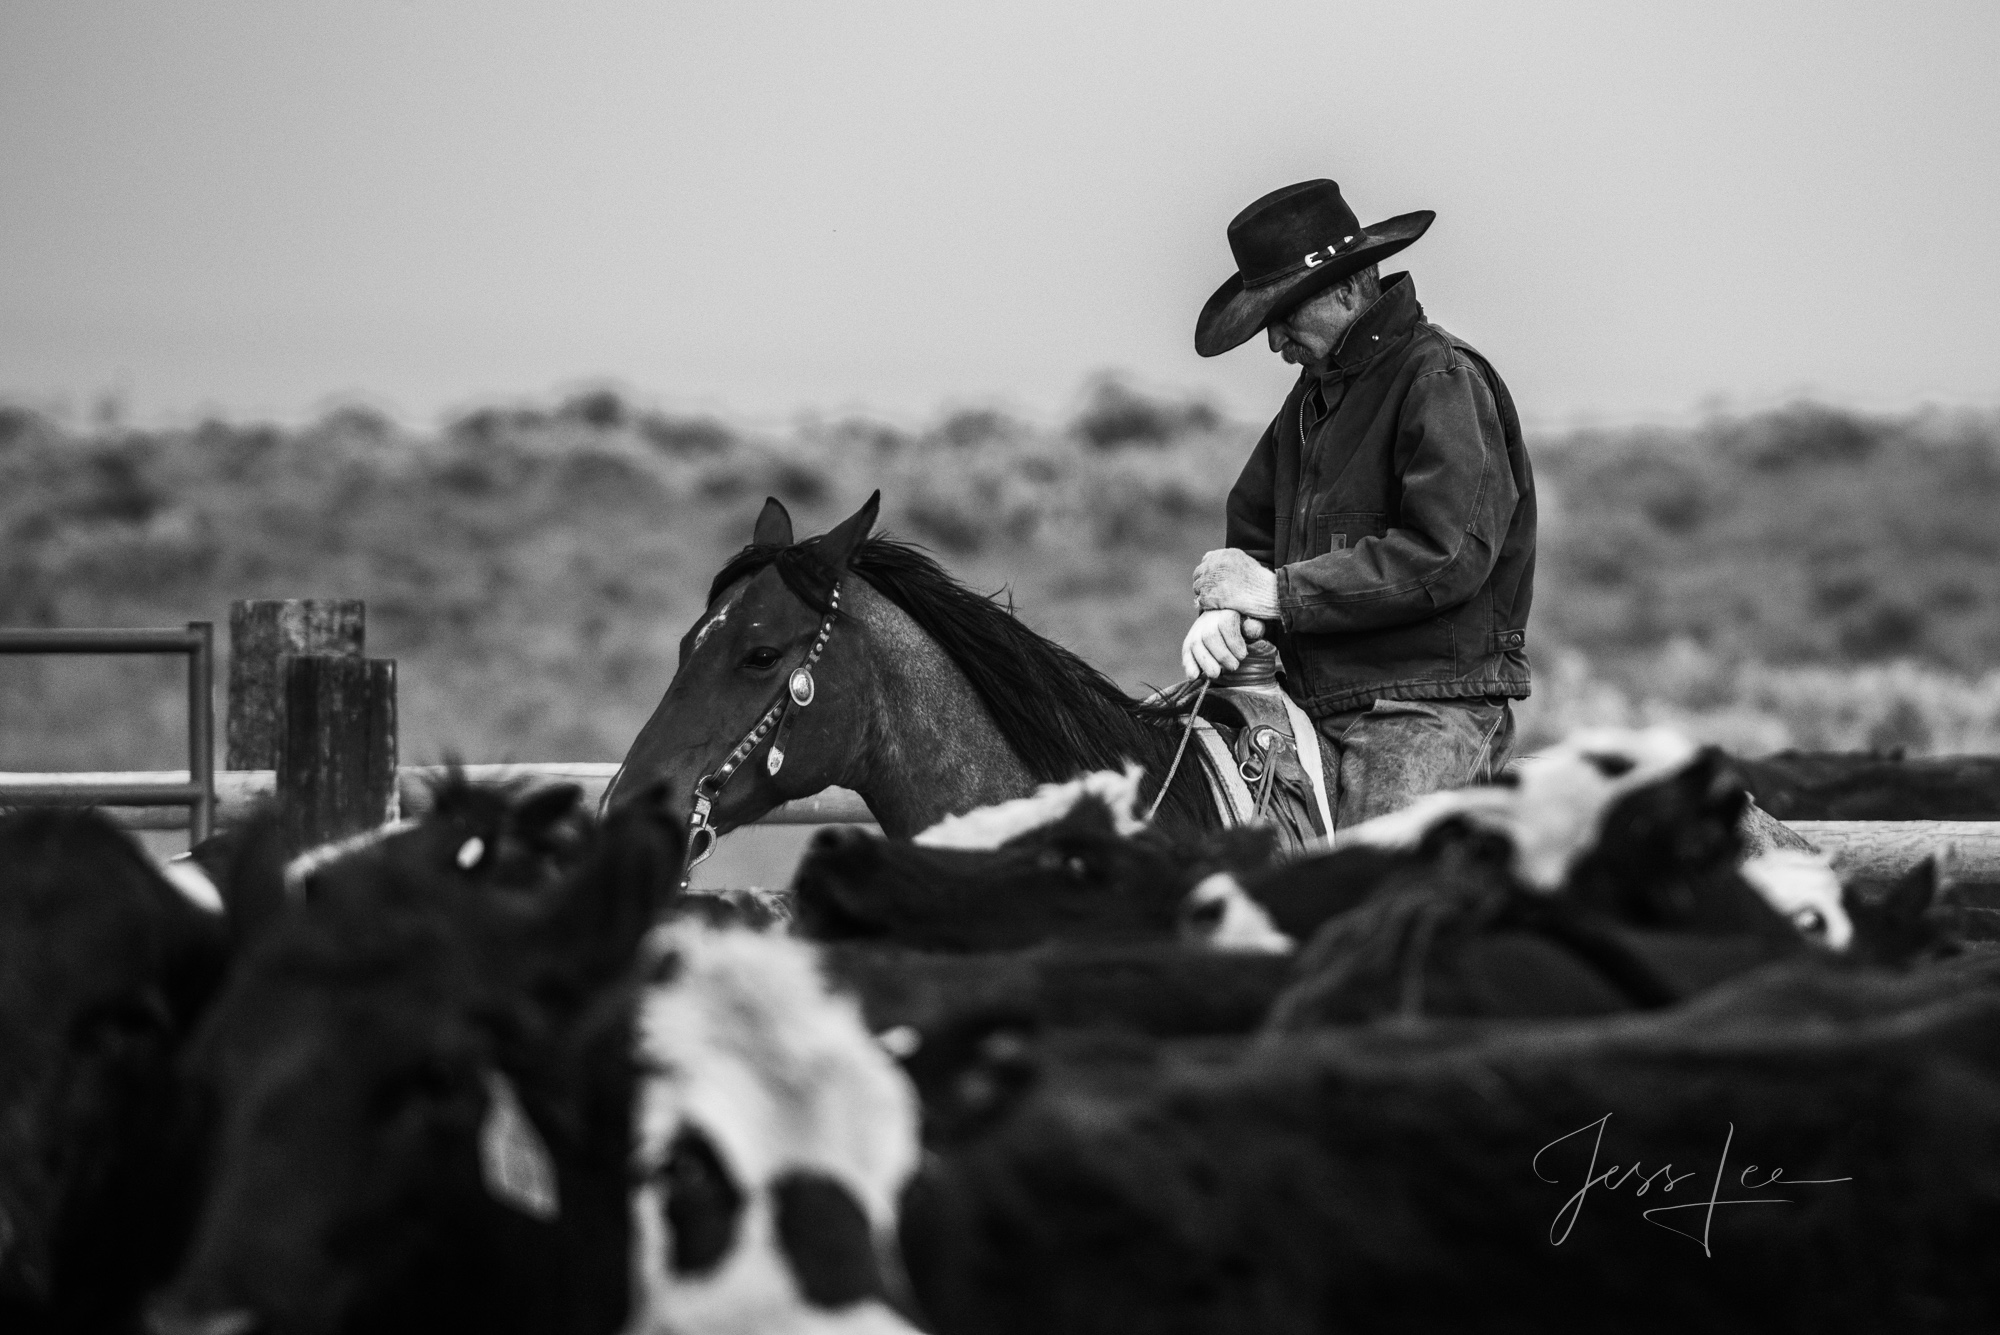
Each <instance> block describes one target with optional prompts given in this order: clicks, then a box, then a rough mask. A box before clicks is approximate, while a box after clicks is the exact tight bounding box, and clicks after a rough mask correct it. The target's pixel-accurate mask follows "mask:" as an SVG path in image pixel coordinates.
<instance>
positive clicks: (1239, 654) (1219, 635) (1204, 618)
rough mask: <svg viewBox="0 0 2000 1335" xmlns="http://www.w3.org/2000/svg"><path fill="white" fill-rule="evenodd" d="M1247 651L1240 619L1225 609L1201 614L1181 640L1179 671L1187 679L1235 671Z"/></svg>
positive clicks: (1235, 613) (1238, 614)
mask: <svg viewBox="0 0 2000 1335" xmlns="http://www.w3.org/2000/svg"><path fill="white" fill-rule="evenodd" d="M1249 652H1250V646H1249V645H1248V644H1247V643H1245V642H1244V639H1243V616H1242V614H1241V613H1239V612H1235V611H1232V610H1231V609H1229V608H1226V607H1218V608H1215V609H1214V610H1212V611H1208V612H1203V613H1202V614H1201V615H1200V616H1198V617H1196V618H1195V619H1194V624H1193V625H1192V626H1189V627H1188V633H1187V638H1186V639H1184V640H1182V641H1181V671H1182V672H1183V673H1185V674H1186V675H1187V677H1188V678H1189V680H1193V679H1194V678H1195V677H1216V676H1220V675H1221V674H1222V673H1224V672H1234V671H1235V670H1236V667H1237V665H1238V664H1239V663H1241V662H1242V661H1243V659H1244V657H1245V656H1246V655H1247V654H1248V653H1249Z"/></svg>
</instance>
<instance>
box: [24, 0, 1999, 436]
mask: <svg viewBox="0 0 2000 1335" xmlns="http://www.w3.org/2000/svg"><path fill="white" fill-rule="evenodd" d="M1996 64H2000V4H1994V3H1993V2H1992V0H1973V2H1972V3H1963V4H1958V3H1951V2H1950V0H1929V2H1927V3H1922V4H1888V3H1857V2H1854V0H1815V2H1813V3H1779V2H1777V0H1730V2H1729V3H1718V4H1702V3H1681V4H1658V5H1638V4H1626V3H1620V4H1604V3H1601V0H1587V2H1581V3H1555V2H1548V3H1528V2H1522V3H1509V4H1495V3H1491V2H1490V0H1487V2H1484V3H1459V2H1458V0H1426V3H1424V4H1421V5H1417V4H1411V5H1404V6H1385V5H1382V4H1379V3H1369V4H1346V3H1318V4H1306V3H1299V2H1298V0H1293V2H1292V3H1270V4H1264V3H1252V2H1250V0H1229V2H1228V3H1216V4H1191V3H1172V2H1171V0H1146V2H1145V3H1137V2H1131V3H1126V2H1123V0H1118V2H1113V0H1105V2H1104V3H1091V2H1090V0H1055V2H1052V3H1041V0H1009V3H1006V4H998V5H972V4H940V3H936V0H928V2H924V3H907V4H905V3H872V2H870V0H843V2H842V3H838V4H834V3H826V4H806V3H789V2H788V0H763V2H762V3H756V4H725V3H707V4H682V3H666V2H665V0H651V2H650V3H636V2H635V3H616V2H613V0H561V3H556V2H555V0H544V2H543V3H527V2H526V0H338V2H337V3H334V2H333V0H285V2H284V3H282V4H272V3H270V0H0V183H4V184H0V398H7V399H12V400H14V401H20V402H29V403H33V404H37V405H40V406H45V407H51V408H63V407H67V408H69V409H70V410H72V411H78V412H85V411H89V409H90V405H92V404H95V403H98V402H114V403H117V404H120V405H122V406H123V411H124V412H125V413H126V414H128V416H129V417H131V418H133V419H136V420H184V419H191V418H192V417H194V416H198V415H206V414H210V413H220V414H224V415H227V416H231V417H237V418H252V417H270V418H277V419H280V420H298V419H300V418H302V417H306V416H310V415H312V414H314V413H316V412H319V411H323V410H324V409H325V408H326V407H327V406H329V405H331V404H334V403H338V402H347V401H360V402H365V403H369V404H373V405H376V406H378V407H381V408H383V409H385V410H387V411H389V412H391V413H393V414H394V415H396V416H398V417H401V418H403V419H404V420H406V421H409V422H412V423H414V424H425V423H430V422H435V421H437V420H439V418H440V417H441V416H443V415H447V414H450V413H453V412H456V411H462V410H463V409H465V408H467V407H469V406H472V405H475V404H481V403H489V402H507V401H516V400H544V401H546V400H547V399H548V398H549V397H551V396H554V395H557V394H561V393H565V392H569V391H571V390H573V389H575V388H577V387H580V386H584V385H590V384H598V383H610V384H615V385H618V386H621V387H623V388H624V389H625V390H627V391H628V392H630V393H631V394H632V395H633V396H634V397H636V398H638V399H640V400H641V401H644V402H648V403H652V404H656V405H659V406H661V407H664V408H667V409H669V410H674V411H701V412H717V413H723V414H726V415H729V416H731V417H734V418H738V419H742V420H759V421H770V422H782V421H786V420H791V419H793V418H795V417H796V416H797V415H800V414H808V413H810V414H824V415H832V414H842V413H849V412H865V413H871V414H875V415H879V416H883V417H887V418H889V419H891V420H904V421H920V420H925V419H928V418H930V417H932V416H934V415H935V414H937V413H939V412H941V411H945V410H947V409H950V408H953V407H959V406H974V405H981V406H983V405H997V406H1002V407H1006V408H1010V409H1012V410H1014V411H1017V412H1021V413H1023V414H1026V415H1028V416H1030V417H1038V418H1043V419H1054V418H1057V417H1059V416H1061V415H1062V414H1064V413H1066V412H1068V411H1070V410H1071V409H1073V408H1074V406H1075V403H1076V400H1077V396H1078V394H1079V392H1080V386H1081V385H1082V384H1083V383H1084V381H1085V379H1086V377H1087V376H1088V375H1089V374H1091V373H1092V372H1094V371H1096V370H1099V369H1105V368H1109V369H1115V370H1119V371H1122V372H1124V373H1126V374H1128V375H1129V376H1131V377H1132V378H1133V379H1134V380H1136V381H1137V382H1138V383H1139V384H1141V385H1145V386H1149V387H1153V388H1156V389H1161V390H1170V391H1173V392H1185V393H1194V394H1201V395H1205V396H1207V397H1209V398H1211V399H1213V400H1215V401H1217V402H1218V403H1220V404H1221V405H1222V406H1224V407H1225V408H1226V409H1228V410H1229V411H1231V412H1233V413H1236V414H1238V415H1241V416H1244V417H1248V418H1262V417H1263V416H1266V415H1268V414H1269V412H1270V411H1272V409H1273V408H1274V407H1275V406H1276V403H1277V401H1278V399H1279V398H1280V397H1281V396H1282V394H1283V392H1284V389H1285V388H1286V386H1287V385H1288V384H1289V382H1290V379H1291V376H1292V374H1293V373H1292V372H1291V371H1290V369H1289V368H1287V367H1285V366H1284V365H1283V364H1282V363H1280V362H1279V361H1278V360H1277V358H1275V357H1274V356H1272V355H1271V354H1270V353H1269V351H1268V350H1266V349H1265V347H1264V346H1263V344H1262V342H1261V340H1260V341H1257V342H1253V343H1252V344H1249V345H1246V346H1245V347H1243V348H1240V349H1238V350H1236V351H1234V352H1232V353H1229V354H1226V355H1224V356H1222V357H1220V358H1215V359H1203V358H1201V357H1198V356H1196V355H1195V352H1194V349H1193V325H1194V317H1195V313H1196V312H1197V311H1198V310H1199V309H1200V308H1201V305H1202V303H1203V301H1204V300H1205V299H1206V298H1207V297H1208V295H1209V293H1210V292H1212V291H1213V290H1214V289H1215V287H1216V286H1217V285H1218V284H1219V283H1220V282H1221V281H1222V280H1223V279H1224V278H1225V277H1227V276H1228V274H1229V273H1230V272H1231V270H1232V269H1233V267H1234V266H1233V264H1232V262H1231V260H1230V256H1229V251H1228V247H1227V244H1226V241H1225V237H1224V229H1225V227H1226V226H1227V224H1228V222H1229V219H1230V218H1231V216H1232V215H1234V214H1235V213H1236V211H1237V210H1238V209H1239V208H1241V207H1242V206H1243V205H1244V204H1246V203H1248V202H1249V201H1250V200H1251V199H1253V198H1255V197H1256V196H1258V195H1260V194H1263V193H1264V192H1266V191H1268V190H1271V189H1273V188H1276V187H1277V186H1280V185H1284V184H1287V183H1290V182H1293V181H1298V180H1303V179H1308V178H1311V177H1318V176H1327V177H1331V178H1333V179H1335V180H1337V181H1339V183H1340V185H1341V187H1342V190H1343V192H1344V193H1345V195H1346V197H1347V199H1348V200H1349V202H1350V203H1351V204H1352V205H1353V206H1354V208H1355V210H1356V212H1357V213H1359V214H1360V215H1361V217H1362V220H1363V221H1364V222H1373V221H1376V220H1379V219H1382V218H1386V217H1389V216H1391V215H1393V214H1398V213H1404V212H1408V211H1410V210H1412V209H1419V208H1430V209H1435V210H1436V211H1437V214H1438V219H1437V222H1436V224H1435V225H1434V226H1433V227H1432V229H1431V231H1430V233H1429V234H1428V235H1427V236H1425V237H1424V239H1423V240H1421V241H1420V242H1418V243H1417V245H1416V246H1414V247H1412V248H1411V249H1409V250H1408V251H1405V252H1404V253H1403V254H1402V255H1401V256H1399V257H1397V259H1396V260H1395V261H1393V262H1392V265H1391V266H1390V267H1391V268H1392V269H1393V268H1398V267H1408V268H1409V269H1410V270H1411V272H1412V273H1413V274H1414V276H1415V281H1416V284H1417V290H1418V292H1419V295H1420V296H1421V298H1422V300H1423V303H1424V305H1425V308H1426V310H1427V312H1428V313H1429V315H1430V317H1431V318H1433V319H1435V320H1437V321H1438V322H1439V323H1441V324H1443V325H1445V326H1446V327H1447V328H1449V329H1451V330H1452V331H1453V332H1454V333H1457V334H1459V335H1461V336H1462V337H1465V338H1467V339H1469V340H1471V341H1472V342H1473V343H1474V344H1476V345H1477V346H1479V347H1480V348H1481V350H1482V351H1484V352H1485V353H1486V354H1487V355H1488V356H1489V358H1490V359H1491V360H1492V361H1493V362H1494V363H1495V364H1496V365H1497V366H1498V368H1499V369H1500V371H1501V373H1502V374H1503V375H1504V376H1505V377H1506V378H1507V380H1508V383H1509V385H1510V386H1511V387H1512V389H1513V392H1514V396H1515V398H1516V400H1517V401H1518V402H1519V403H1520V404H1521V407H1522V410H1523V413H1524V415H1525V416H1526V417H1527V418H1528V419H1529V420H1530V421H1531V422H1535V423H1542V424H1545V425H1575V424H1581V423H1593V422H1594V423H1605V424H1614V423H1620V422H1627V421H1638V420H1670V419H1673V418H1675V417H1677V416H1681V415H1686V414H1690V413H1696V412H1708V411H1714V410H1716V409H1725V410H1726V409H1730V408H1737V409H1749V408H1756V407H1762V406H1767V405H1769V404H1772V403H1775V402H1781V401H1784V400H1787V399H1789V398H1793V397H1797V396H1812V397H1816V398H1820V399H1823V400H1826V401H1829V402H1833V403H1838V404H1844V405H1849V406H1855V407H1861V408H1867V409H1871V410H1883V411H1900V410H1903V409H1906V408H1910V407H1913V406H1916V405H1919V404H1925V403H1945V404H1978V405H1992V404H1995V403H2000V355H1996V354H2000V243H1996V238H2000V79H1996V78H1994V77H1993V75H1992V71H1993V69H1994V68H1995V67H1996Z"/></svg>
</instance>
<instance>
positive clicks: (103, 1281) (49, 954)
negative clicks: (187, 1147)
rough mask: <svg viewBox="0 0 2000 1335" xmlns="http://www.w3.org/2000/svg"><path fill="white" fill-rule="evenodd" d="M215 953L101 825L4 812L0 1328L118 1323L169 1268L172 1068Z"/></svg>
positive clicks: (142, 864) (210, 934) (216, 920)
mask: <svg viewBox="0 0 2000 1335" xmlns="http://www.w3.org/2000/svg"><path fill="white" fill-rule="evenodd" d="M226 950H227V932H226V929H225V927H224V925H223V922H222V918H221V915H220V914H218V913H214V912H209V911H205V910H204V909H202V908H198V907H196V906H195V905H194V904H193V903H191V902H190V901H189V900H188V899H187V898H186V897H184V896H183V895H182V894H181V893H180V892H179V891H178V890H176V889H175V888H174V887H173V886H172V885H171V884H170V883H169V882H168V881H167V880H166V879H165V878H164V877H162V876H161V875H160V873H159V872H158V871H157V870H156V869H155V868H154V866H153V864H152V863H151V862H150V860H149V859H148V858H147V857H146V855H145V853H144V851H143V850H141V849H140V848H139V847H138V846H137V845H136V844H135V843H134V842H133V841H132V839H131V837H130V836H128V835H126V834H125V833H123V832H122V831H120V830H118V829H117V828H116V827H114V826H113V825H112V824H111V823H110V822H109V821H108V820H106V819H105V818H104V817H103V816H101V815H99V814H97V813H95V812H90V811H57V810H37V811H20V812H15V813H12V814H7V815H0V1329H5V1330H7V1331H9V1332H16V1331H19V1332H28V1331H35V1330H41V1329H50V1330H98V1329H103V1330H111V1329H118V1328H121V1327H122V1325H123V1324H124V1322H125V1320H126V1319H128V1318H129V1316H130V1315H131V1312H132V1310H133V1309H134V1307H135V1306H136V1304H137V1302H138V1299H139V1297H140V1295H141V1294H142V1293H143V1292H144V1290H145V1289H146V1288H147V1287H149V1286H150V1285H152V1284H155V1283H158V1282H159V1281H160V1280H161V1279H162V1278H164V1277H165V1274H166V1271H167V1269H168V1268H169V1267H171V1265H172V1264H173V1261H174V1250H175V1245H176V1240H177V1239H178V1237H179V1236H180V1232H181V1224H182V1222H183V1221H181V1220H180V1219H179V1218H178V1217H177V1211H176V1206H177V1204H178V1203H179V1202H180V1201H181V1200H182V1199H184V1192H182V1191H181V1190H179V1186H180V1184H179V1182H178V1180H177V1179H178V1173H177V1170H178V1169H179V1168H180V1167H181V1166H182V1165H181V1163H180V1162H179V1161H178V1160H177V1159H176V1158H175V1156H174V1155H173V1154H172V1152H171V1150H172V1144H171V1139H170V1128H171V1126H172V1125H173V1123H174V1121H175V1119H176V1115H177V1104H176V1091H177V1085H176V1082H175V1081H174V1079H173V1063H174V1060H175V1056H176V1053H177V1052H178V1050H179V1049H180V1047H181V1044H182V1042H183V1040H184V1038H185V1037H186V1035H187V1034H188V1032H189V1030H190V1029H191V1027H192V1026H193V1025H194V1023H195V1022H196V1020H197V1019H198V1017H199V1015H200V1013H201V1011H202V1009H203V1007H204V1006H205V1004H206V1003H207V1002H208V1000H209V997H210V994H211V992H212V991H213V990H214V988H215V987H216V986H217V984H218V982H219V980H220V977H221V974H222V970H223V967H224V962H225V956H226Z"/></svg>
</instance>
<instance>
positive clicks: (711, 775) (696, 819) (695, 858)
mask: <svg viewBox="0 0 2000 1335" xmlns="http://www.w3.org/2000/svg"><path fill="white" fill-rule="evenodd" d="M839 615H840V584H839V582H838V581H835V583H834V586H833V593H832V595H831V596H830V597H829V598H828V599H827V609H826V615H825V616H824V617H823V618H821V619H820V623H819V634H818V635H816V636H815V637H813V642H812V648H811V649H809V650H807V651H806V657H805V661H804V662H802V663H800V664H799V665H798V666H797V667H795V668H793V669H792V670H791V672H790V674H788V675H787V676H786V678H785V684H784V685H783V686H782V687H780V688H779V690H778V697H777V699H775V700H773V701H772V702H771V707H770V708H769V709H766V710H765V711H764V715H763V717H762V718H759V719H758V720H757V725H756V726H755V727H753V728H751V729H750V731H749V732H746V733H744V734H743V740H742V741H740V742H738V743H736V745H735V747H734V748H733V749H732V750H731V751H730V752H729V754H728V756H726V757H725V758H724V759H723V762H722V763H721V764H720V765H718V766H716V767H715V768H714V769H712V770H710V771H709V772H708V773H706V774H704V775H702V776H701V777H700V778H699V779H696V780H695V781H694V809H693V810H692V811H690V812H689V813H688V837H687V853H686V856H685V859H684V860H683V861H682V863H681V889H683V890H685V889H687V884H688V881H689V879H690V878H691V877H693V875H694V869H695V868H696V867H699V866H700V865H701V864H702V863H704V862H706V861H708V858H709V855H710V854H711V853H713V852H715V842H716V840H717V839H719V838H721V837H722V836H721V835H719V834H717V833H716V829H715V826H713V825H712V824H710V823H709V819H708V816H709V813H710V812H712V811H713V810H715V804H716V801H717V800H718V799H719V798H721V796H722V789H723V787H724V785H726V784H727V783H728V782H729V780H730V779H731V778H732V777H733V776H734V775H735V773H736V771H737V770H738V769H739V768H740V767H741V766H742V764H743V762H744V761H746V760H748V759H749V758H750V753H751V752H752V751H755V750H756V749H757V746H758V743H760V742H762V741H763V740H764V737H765V735H766V734H767V733H769V732H770V731H771V729H772V727H773V725H775V726H776V727H777V730H778V734H777V736H776V737H774V738H772V739H771V753H770V754H769V755H768V756H766V757H765V758H764V771H765V773H767V774H771V775H776V774H777V772H778V771H779V770H780V769H782V768H784V764H785V743H786V742H787V741H789V740H790V739H791V735H792V728H793V727H794V726H795V725H796V724H797V723H798V717H799V715H798V711H800V710H803V709H805V707H806V706H808V705H810V704H811V703H812V702H813V697H814V695H815V694H816V689H815V686H814V684H813V672H812V670H813V665H814V664H816V663H818V662H819V656H820V655H821V654H822V653H824V652H825V651H826V642H827V639H828V637H830V636H831V635H832V634H833V623H834V619H835V618H836V617H837V616H839Z"/></svg>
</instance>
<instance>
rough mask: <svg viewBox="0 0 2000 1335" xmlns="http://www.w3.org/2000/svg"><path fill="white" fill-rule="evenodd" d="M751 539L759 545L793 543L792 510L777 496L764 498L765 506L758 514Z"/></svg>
mask: <svg viewBox="0 0 2000 1335" xmlns="http://www.w3.org/2000/svg"><path fill="white" fill-rule="evenodd" d="M750 541H751V542H752V543H754V544H755V545H757V546H759V547H789V546H791V545H792V512H791V511H789V510H787V509H786V508H785V503H784V502H783V501H781V500H779V499H778V498H777V497H776V496H766V497H765V498H764V508H763V509H762V510H761V511H759V512H758V514H757V527H756V529H755V531H753V532H752V533H751V535H750Z"/></svg>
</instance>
